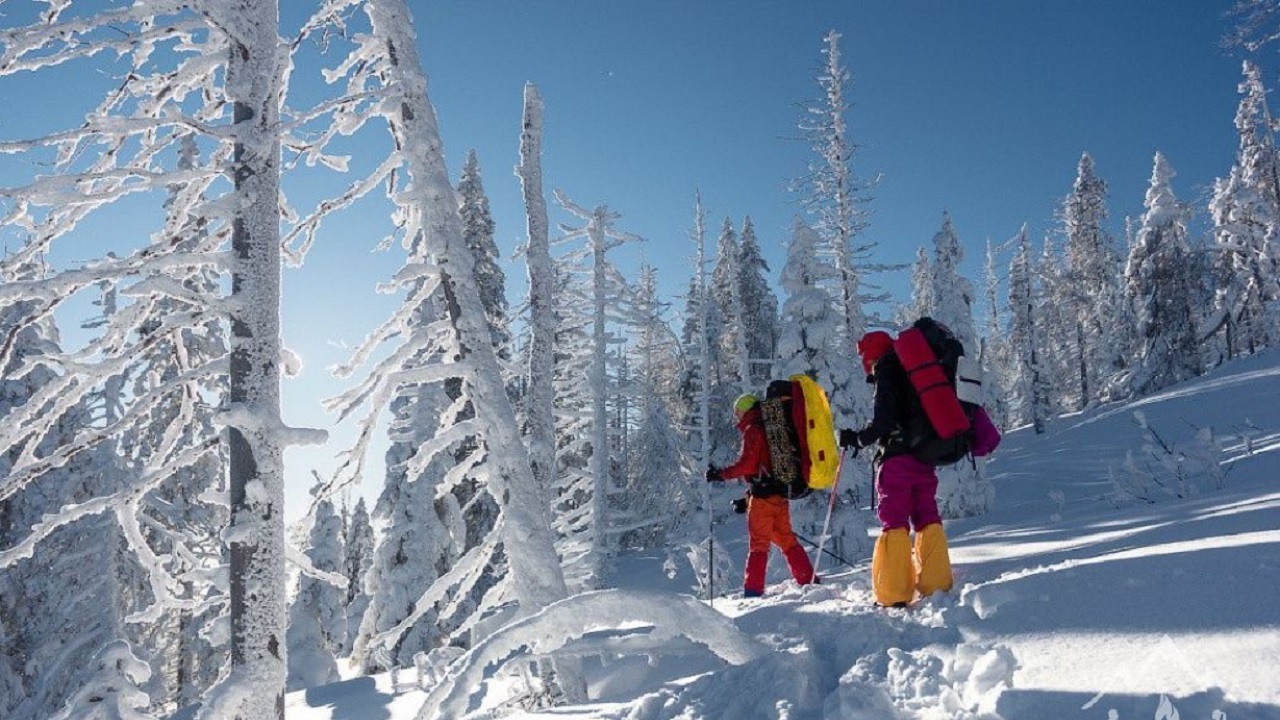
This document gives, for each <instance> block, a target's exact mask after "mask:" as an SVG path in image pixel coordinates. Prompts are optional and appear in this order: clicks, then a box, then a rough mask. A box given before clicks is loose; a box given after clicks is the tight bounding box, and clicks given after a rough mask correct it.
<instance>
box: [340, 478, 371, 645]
mask: <svg viewBox="0 0 1280 720" xmlns="http://www.w3.org/2000/svg"><path fill="white" fill-rule="evenodd" d="M342 547H343V551H344V555H345V556H344V558H343V562H342V569H343V575H345V576H346V578H347V595H346V600H345V601H344V602H343V606H344V607H345V608H346V609H345V611H344V612H345V614H346V635H345V637H344V638H343V641H342V647H341V649H340V650H339V651H338V653H337V655H338V657H345V656H347V655H350V654H351V649H352V647H353V646H354V645H355V639H356V636H357V635H358V634H359V632H360V622H361V620H362V619H363V618H364V613H365V610H367V609H368V607H369V596H368V595H366V594H365V592H364V577H365V574H366V573H367V572H368V571H369V568H371V567H373V557H374V537H373V525H372V523H370V521H369V511H368V509H367V508H366V507H365V502H364V498H360V500H359V501H358V502H357V503H356V507H355V509H354V510H352V511H351V513H350V515H349V516H348V517H347V521H346V523H345V525H344V527H343V534H342Z"/></svg>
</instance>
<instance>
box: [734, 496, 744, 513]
mask: <svg viewBox="0 0 1280 720" xmlns="http://www.w3.org/2000/svg"><path fill="white" fill-rule="evenodd" d="M730 505H732V506H733V511H734V512H736V513H738V514H739V515H742V514H744V513H746V512H747V499H746V498H744V497H740V498H738V499H737V500H734V501H733V502H732V503H730Z"/></svg>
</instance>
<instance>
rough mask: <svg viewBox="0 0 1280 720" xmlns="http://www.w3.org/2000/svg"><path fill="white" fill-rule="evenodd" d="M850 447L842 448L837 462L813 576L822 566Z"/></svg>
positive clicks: (816, 574)
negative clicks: (823, 548)
mask: <svg viewBox="0 0 1280 720" xmlns="http://www.w3.org/2000/svg"><path fill="white" fill-rule="evenodd" d="M847 450H848V448H841V450H840V462H838V463H836V481H835V483H834V484H833V485H832V486H831V499H830V500H829V501H827V519H826V520H825V521H823V523H822V535H821V536H819V538H818V556H817V557H816V558H814V560H813V576H814V577H818V568H819V567H821V566H822V546H823V545H826V544H827V532H828V531H829V530H830V529H831V511H832V510H835V508H836V491H838V490H839V489H840V473H841V472H842V471H843V470H844V455H845V452H846V451H847Z"/></svg>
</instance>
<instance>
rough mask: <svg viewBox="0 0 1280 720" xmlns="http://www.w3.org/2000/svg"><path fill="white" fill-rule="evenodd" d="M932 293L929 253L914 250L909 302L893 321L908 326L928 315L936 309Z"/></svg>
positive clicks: (921, 249) (922, 249)
mask: <svg viewBox="0 0 1280 720" xmlns="http://www.w3.org/2000/svg"><path fill="white" fill-rule="evenodd" d="M937 305H938V302H937V300H936V299H935V298H934V293H933V266H932V265H931V264H930V262H929V251H928V250H925V248H924V247H923V246H921V247H919V248H917V250H916V261H915V262H914V263H913V264H912V265H911V302H910V303H908V304H905V305H903V306H902V307H901V308H900V309H899V311H898V312H897V313H896V315H895V317H894V319H895V320H896V321H897V323H898V324H899V325H901V326H904V327H906V326H909V325H911V323H913V322H915V321H916V319H918V318H920V317H922V316H925V315H928V314H929V313H930V312H932V311H933V308H935V307H937Z"/></svg>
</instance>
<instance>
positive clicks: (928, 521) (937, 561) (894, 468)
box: [840, 331, 1000, 607]
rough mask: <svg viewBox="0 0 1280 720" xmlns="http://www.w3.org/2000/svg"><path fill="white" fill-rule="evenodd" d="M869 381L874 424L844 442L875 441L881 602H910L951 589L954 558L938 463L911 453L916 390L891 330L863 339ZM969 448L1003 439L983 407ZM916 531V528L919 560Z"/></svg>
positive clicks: (978, 451)
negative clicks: (872, 387)
mask: <svg viewBox="0 0 1280 720" xmlns="http://www.w3.org/2000/svg"><path fill="white" fill-rule="evenodd" d="M858 354H859V355H861V356H862V367H863V370H865V371H866V374H867V382H869V383H874V384H875V399H874V408H873V414H872V418H871V422H870V423H868V424H867V426H866V427H864V428H862V429H861V430H856V431H855V430H841V431H840V445H841V446H842V447H852V448H854V449H855V454H856V450H857V449H858V448H864V447H868V446H871V445H876V446H877V450H876V456H875V459H874V460H873V463H872V468H873V473H874V477H875V488H876V497H877V499H878V501H879V502H878V514H879V517H880V523H881V533H880V538H879V540H877V541H876V546H875V550H874V552H873V553H872V556H871V584H872V588H873V589H874V591H875V597H876V602H877V603H878V604H880V605H884V606H899V607H900V606H903V605H906V604H907V603H909V602H911V601H912V600H913V599H914V597H915V593H917V592H919V593H920V596H921V597H924V596H927V595H930V594H932V593H934V592H936V591H938V590H943V591H946V590H950V589H951V583H952V578H951V558H950V553H949V552H948V550H947V536H946V533H945V532H943V529H942V517H941V515H940V514H939V513H938V501H937V497H936V494H937V492H938V475H937V473H936V472H935V469H934V467H933V466H932V465H929V464H927V463H925V462H922V461H920V460H917V459H916V458H915V457H913V456H912V455H911V447H910V445H909V444H908V438H907V428H908V426H909V425H908V424H909V423H910V421H911V420H912V419H913V418H912V414H913V413H914V412H917V411H916V410H915V407H916V403H913V402H912V399H913V398H914V395H915V388H913V387H912V386H911V381H910V380H909V379H908V378H907V372H906V370H905V369H904V368H903V367H902V362H901V361H900V360H899V359H898V356H897V355H896V354H895V353H894V352H893V338H891V337H890V336H889V334H888V333H886V332H881V331H874V332H869V333H867V334H866V335H864V336H863V337H862V339H861V340H859V341H858ZM972 422H973V440H972V445H971V447H970V451H971V452H972V454H973V455H974V456H976V457H982V456H983V455H987V454H989V453H991V452H992V451H993V450H995V448H996V446H997V445H999V444H1000V433H999V431H997V430H996V428H995V426H994V425H993V424H992V423H991V419H990V418H989V417H988V416H987V413H986V411H985V410H983V409H982V407H981V406H979V407H978V408H977V409H976V410H975V411H974V413H973V418H972ZM911 528H915V531H916V539H915V557H914V558H913V557H912V546H911V535H910V532H911Z"/></svg>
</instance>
